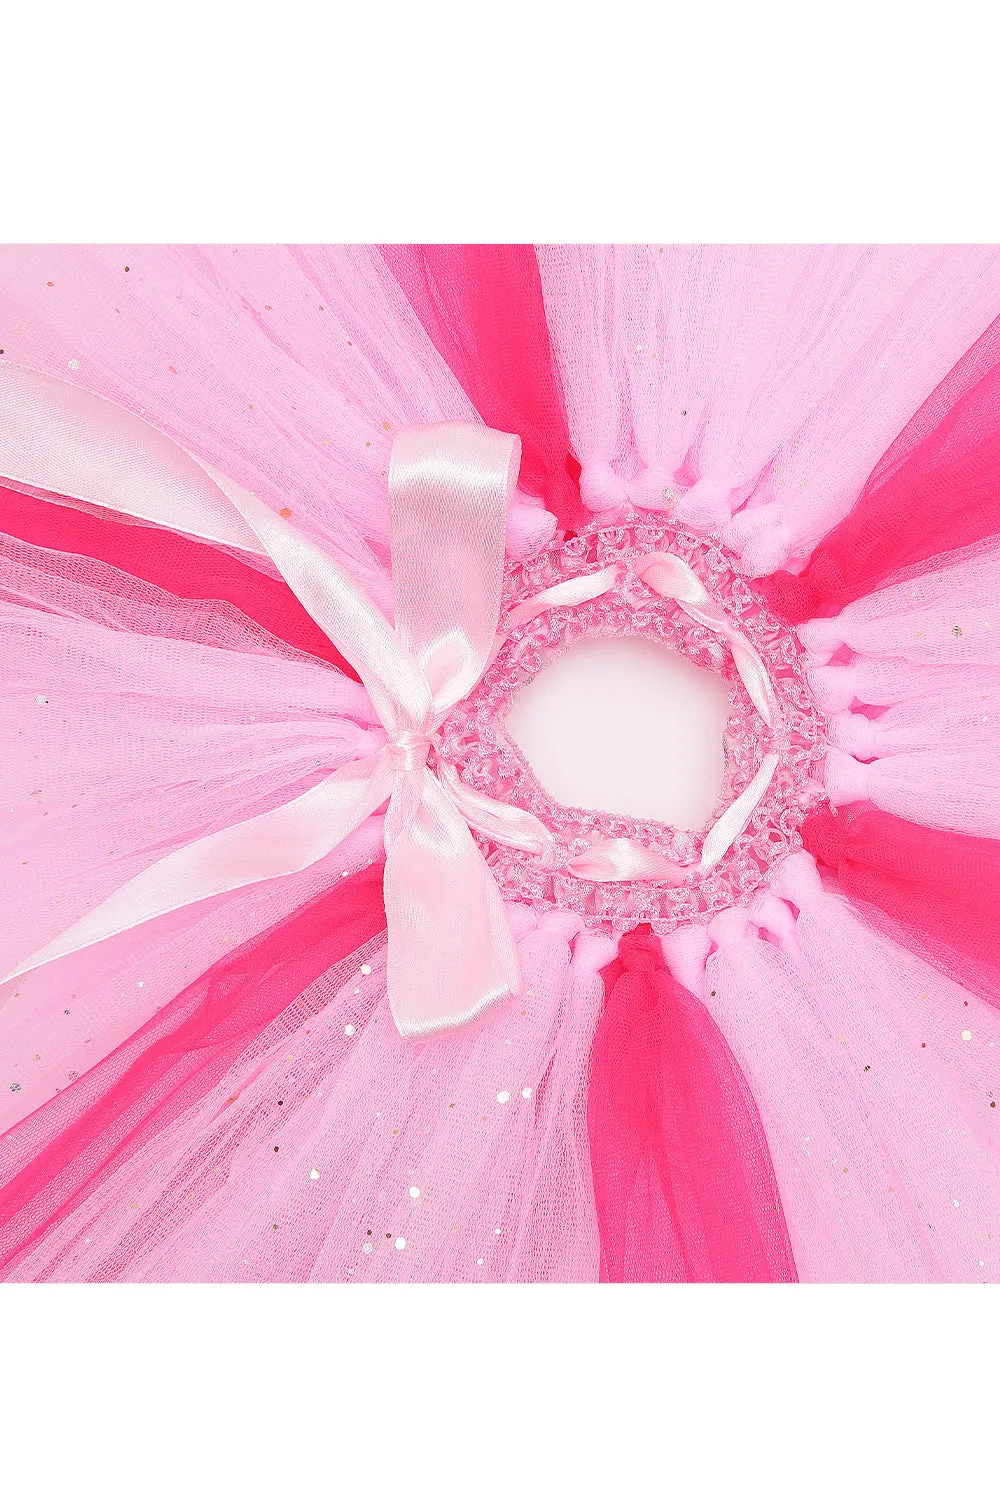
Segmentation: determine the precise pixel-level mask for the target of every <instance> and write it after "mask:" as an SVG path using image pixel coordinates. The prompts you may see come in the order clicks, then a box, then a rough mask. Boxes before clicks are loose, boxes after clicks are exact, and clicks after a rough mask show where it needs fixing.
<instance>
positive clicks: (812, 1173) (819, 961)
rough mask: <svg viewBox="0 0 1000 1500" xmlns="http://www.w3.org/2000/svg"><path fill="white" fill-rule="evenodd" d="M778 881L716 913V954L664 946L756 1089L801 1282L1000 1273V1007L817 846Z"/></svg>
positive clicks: (681, 942)
mask: <svg viewBox="0 0 1000 1500" xmlns="http://www.w3.org/2000/svg"><path fill="white" fill-rule="evenodd" d="M776 886H777V890H778V891H779V892H780V893H781V897H782V899H779V898H778V897H777V896H776V895H774V894H771V895H769V896H768V897H766V898H764V900H763V901H762V902H760V903H758V905H757V907H756V909H755V911H754V913H753V916H752V917H751V914H749V913H748V912H746V911H731V912H727V913H724V914H722V915H721V916H720V917H718V918H716V919H715V921H714V922H713V924H712V927H711V929H710V932H711V940H713V941H714V944H715V945H716V947H715V951H714V952H712V954H711V956H709V957H708V958H707V962H706V961H705V959H704V956H702V958H701V959H700V960H696V959H695V958H694V957H693V955H692V954H691V952H690V951H685V941H686V940H689V939H690V938H691V936H692V933H693V929H687V932H686V934H675V935H673V936H672V937H671V938H670V939H667V941H666V946H667V949H668V958H669V959H670V960H671V962H672V963H673V965H674V966H675V969H676V970H678V971H679V972H682V973H683V974H684V975H685V976H686V978H687V979H688V981H689V982H691V983H697V982H699V980H700V984H701V987H702V989H701V994H702V998H703V999H704V1001H705V1004H706V1006H707V1007H708V1009H709V1010H710V1012H711V1014H712V1015H713V1017H714V1018H715V1021H716V1022H717V1024H718V1025H719V1027H720V1028H721V1030H722V1032H723V1034H724V1035H725V1037H726V1039H727V1041H728V1042H729V1045H730V1046H731V1047H732V1049H733V1052H734V1054H735V1056H736V1059H737V1061H738V1063H739V1065H740V1067H741V1068H742V1070H743V1072H744V1074H745V1076H746V1078H747V1080H748V1082H749V1084H750V1087H751V1089H752V1091H753V1095H754V1098H755V1100H756V1102H757V1105H758V1108H759V1109H760V1113H761V1119H762V1121H763V1124H764V1129H765V1132H766V1134H767V1139H768V1143H769V1145H770V1149H771V1155H772V1159H773V1162H774V1170H775V1174H776V1177H777V1180H778V1186H779V1190H780V1195H781V1202H782V1205H783V1208H784V1212H785V1220H786V1222H787V1225H788V1232H789V1236H790V1239H791V1244H792V1250H793V1253H794V1257H795V1264H796V1267H797V1270H798V1274H799V1277H800V1279H801V1280H803V1281H823V1282H912V1281H917V1282H925V1281H948V1282H952V1281H955V1282H963V1281H970V1282H975V1281H980V1282H982V1281H992V1280H995V1279H996V1277H997V1274H998V1267H997V1264H996V1250H995V1244H996V1238H997V1229H998V1224H1000V1162H998V1154H997V1145H998V1126H997V1110H996V1109H993V1108H991V1105H992V1104H993V1102H994V1100H995V1090H996V1050H995V1048H996V1045H997V1043H998V1037H1000V1018H998V1017H997V1014H996V1011H995V1010H994V1009H992V1008H991V1007H990V1006H989V1005H987V1004H986V1003H985V1002H984V1001H982V1000H981V999H980V998H979V997H977V996H976V995H975V994H973V993H971V992H969V991H967V990H965V989H963V988H961V987H960V986H959V985H957V984H955V983H954V982H952V981H951V980H949V979H947V978H945V977H943V976H942V975H941V974H940V973H939V972H937V971H936V970H935V969H934V968H932V967H930V966H929V965H928V964H926V963H924V962H923V961H922V960H921V959H920V958H919V957H916V956H914V955H912V954H911V953H908V952H907V951H906V950H905V949H902V948H900V947H899V946H897V945H896V944H895V943H893V942H892V941H890V940H889V938H888V937H887V936H885V935H884V934H882V933H878V932H876V931H873V930H872V929H871V928H870V927H869V926H868V925H867V924H866V923H865V922H863V921H861V920H859V918H858V917H857V916H855V915H854V914H853V913H852V912H851V910H850V908H849V906H848V904H847V903H846V902H845V901H844V899H843V898H842V897H840V896H838V895H835V894H833V893H831V892H827V891H825V890H824V889H823V888H822V885H821V883H820V881H819V878H818V876H817V872H816V869H815V866H814V864H813V862H812V860H811V859H810V857H809V856H808V855H807V854H804V853H802V854H799V855H796V856H793V857H792V858H790V859H789V860H787V861H786V862H785V863H784V864H783V865H782V866H781V867H779V878H778V880H777V882H776ZM694 936H695V938H696V937H697V935H696V934H695V935H694Z"/></svg>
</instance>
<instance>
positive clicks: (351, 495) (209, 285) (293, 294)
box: [0, 245, 475, 597]
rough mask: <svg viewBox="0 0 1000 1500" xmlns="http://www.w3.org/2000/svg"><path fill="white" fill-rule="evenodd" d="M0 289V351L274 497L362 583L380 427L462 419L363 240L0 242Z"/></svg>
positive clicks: (370, 543) (377, 489) (379, 464)
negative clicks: (0, 317) (0, 338)
mask: <svg viewBox="0 0 1000 1500" xmlns="http://www.w3.org/2000/svg"><path fill="white" fill-rule="evenodd" d="M0 304H2V306H3V307H4V309H5V333H4V353H5V358H6V359H8V360H11V361H12V362H14V363H15V364H20V365H27V366H29V367H30V368H32V369H36V370H42V371H44V372H45V373H46V374H49V375H55V376H58V377H59V378H60V379H62V380H66V381H69V382H70V383H71V384H74V385H79V386H80V387H82V388H83V389H85V390H87V391H91V392H93V393H94V394H96V395H99V396H103V397H105V398H107V399H108V400H111V401H114V402H116V403H117V404H118V405H119V406H123V407H125V408H126V409H127V410H128V411H131V412H135V413H137V414H139V415H141V416H142V417H143V418H144V419H145V420H146V421H147V422H149V423H151V424H152V425H153V426H154V427H157V428H159V429H160V430H161V431H163V432H165V433H167V434H168V435H169V436H170V437H172V438H174V439H175V440H176V441H177V442H179V443H180V444H181V445H182V447H184V448H186V449H188V450H190V451H192V452H194V453H196V454H197V456H198V457H199V458H200V459H203V460H205V461H206V462H208V463H210V464H212V465H213V466H214V467H215V468H217V469H219V470H220V471H221V472H222V473H224V474H226V475H227V476H228V477H229V478H231V479H234V480H236V482H237V483H238V484H242V485H243V486H244V487H245V488H247V489H249V490H252V491H254V492H255V493H256V494H257V495H259V497H260V498H261V499H262V500H264V501H265V502H267V503H268V504H270V505H273V507H274V508H275V509H276V510H280V509H282V508H285V507H288V508H290V509H291V510H292V512H293V515H294V518H295V522H296V525H298V526H299V527H300V528H302V529H303V530H305V531H306V532H308V533H309V534H310V535H312V536H314V537H315V538H317V539H318V540H320V541H322V542H323V543H324V544H325V545H326V546H327V547H328V548H329V549H330V550H331V551H332V552H333V554H334V556H335V557H336V558H337V559H338V560H339V561H342V562H344V563H346V565H347V566H348V567H349V568H350V569H351V572H352V573H353V575H354V577H355V578H356V579H357V580H358V581H359V582H360V583H361V584H362V585H363V586H365V587H366V588H368V589H369V591H370V592H372V593H373V594H374V595H375V596H376V597H379V596H380V594H381V591H382V590H383V589H384V586H385V582H386V571H385V570H386V561H387V549H388V505H387V499H386V495H387V490H386V473H387V470H388V465H389V453H390V450H391V448H392V441H393V435H394V434H395V432H396V431H397V430H398V428H399V427H400V426H403V425H405V424H407V423H414V422H439V421H443V420H459V421H463V420H464V421H469V420H475V412H474V411H473V408H472V406H471V403H470V402H469V399H468V397H467V396H466V395H465V393H464V391H463V390H462V388H461V386H460V385H459V383H458V381H457V379H456V378H455V376H454V375H453V374H452V372H451V371H450V370H449V369H448V367H447V365H446V364H445V363H444V361H443V360H442V359H441V357H440V356H439V355H438V353H437V351H436V350H435V349H434V347H433V345H432V344H431V341H430V339H429V338H428V336H427V334H426V333H425V332H424V330H423V328H422V327H421V325H420V322H419V321H418V319H417V317H416V314H415V313H414V312H413V310H412V309H411V307H410V306H409V304H408V303H407V301H406V299H405V298H404V296H403V293H402V292H401V290H400V288H399V286H398V284H397V282H396V280H395V278H394V277H393V276H392V275H391V273H390V272H389V269H388V267H387V266H386V264H385V262H384V260H383V259H382V257H381V255H380V254H379V253H378V251H377V250H376V249H375V248H374V247H372V246H361V245H354V246H351V245H341V246H292V247H286V246H277V245H239V246H220V245H214V246H211V245H210V246H169V245H138V246H134V245H133V246H116V245H95V246H79V245H76V246H74V245H34V246H32V245H27V246H11V245H8V246H5V247H4V249H3V252H2V253H0ZM8 328H9V329H10V332H9V333H8V332H7V329H8ZM15 329H16V330H17V331H16V333H15V332H14V330H15Z"/></svg>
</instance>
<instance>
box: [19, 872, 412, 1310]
mask: <svg viewBox="0 0 1000 1500" xmlns="http://www.w3.org/2000/svg"><path fill="white" fill-rule="evenodd" d="M384 927H385V913H384V909H383V905H382V868H381V865H380V864H374V865H371V866H369V867H368V869H367V870H364V871H362V872H360V873H359V874H357V875H355V876H353V877H349V878H348V879H347V880H343V881H341V882H340V883H339V885H337V886H336V887H334V888H333V889H332V890H329V891H324V892H322V893H321V895H320V896H318V897H317V898H316V899H315V900H313V901H311V902H309V903H307V905H306V906H304V907H303V908H302V909H301V910H300V911H298V912H296V913H294V914H293V915H292V916H290V917H289V918H288V919H287V920H285V921H283V922H280V923H278V924H277V925H276V926H275V927H273V928H272V929H271V930H270V931H268V932H265V933H262V934H261V935H260V936H258V937H256V938H253V939H252V940H251V941H250V942H248V943H245V944H243V945H242V947H241V948H239V949H238V950H237V951H236V952H235V953H231V954H228V955H227V956H226V957H225V958H223V959H222V960H220V961H219V962H218V963H216V964H214V965H213V966H212V967H211V968H210V969H209V970H208V972H207V973H206V974H204V975H202V976H201V978H200V979H198V980H196V981H195V982H194V983H193V984H190V985H188V986H187V988H186V989H184V990H182V991H181V993H180V994H178V995H177V996H176V997H175V998H174V999H171V1000H170V1001H169V1002H168V1003H167V1004H165V1005H164V1006H163V1007H162V1009H160V1010H158V1011H157V1012H156V1014H155V1015H154V1016H152V1017H150V1019H149V1020H148V1021H146V1023H145V1024H144V1025H141V1026H138V1027H137V1029H136V1031H135V1033H134V1034H133V1035H132V1036H130V1037H129V1038H128V1040H127V1041H125V1042H123V1043H122V1044H121V1046H119V1047H117V1048H116V1049H115V1050H114V1051H112V1052H111V1053H110V1054H109V1055H108V1056H107V1057H105V1058H102V1059H101V1060H100V1061H99V1062H98V1063H97V1065H96V1066H95V1067H93V1068H91V1070H90V1071H89V1072H87V1073H85V1074H84V1075H83V1076H82V1077H81V1078H80V1079H79V1081H78V1082H77V1083H76V1084H75V1086H74V1087H73V1088H71V1089H66V1090H63V1091H61V1092H60V1093H59V1094H57V1095H56V1097H55V1098H53V1099H51V1100H49V1101H48V1103H46V1104H44V1105H42V1106H41V1107H40V1108H39V1109H38V1110H36V1111H35V1112H34V1113H33V1114H32V1115H31V1116H29V1117H28V1118H27V1119H25V1120H23V1121H22V1122H21V1123H20V1125H18V1126H16V1127H15V1128H14V1129H12V1130H10V1131H8V1132H7V1134H6V1135H5V1137H4V1148H5V1149H4V1155H3V1165H2V1169H0V1170H2V1179H0V1181H2V1186H0V1267H2V1269H3V1271H4V1273H5V1274H6V1275H7V1276H8V1277H9V1278H10V1279H12V1280H17V1279H20V1277H19V1270H18V1268H19V1265H20V1264H21V1262H22V1260H23V1257H24V1256H25V1255H26V1254H27V1253H28V1252H29V1251H31V1250H33V1249H35V1248H36V1247H40V1246H42V1245H43V1243H44V1241H45V1237H46V1236H47V1235H49V1234H50V1233H51V1234H54V1235H55V1236H56V1237H58V1234H59V1225H60V1224H61V1222H62V1221H63V1220H64V1218H65V1217H66V1216H67V1215H68V1214H69V1213H70V1212H71V1210H72V1209H73V1208H75V1207H76V1206H77V1205H78V1204H79V1203H80V1202H82V1201H83V1200H84V1199H85V1198H86V1197H87V1196H88V1195H90V1194H92V1193H94V1192H96V1191H97V1190H98V1189H99V1188H100V1186H101V1185H102V1183H104V1182H105V1181H107V1180H108V1178H109V1177H110V1175H111V1174H112V1173H113V1172H115V1171H117V1170H119V1169H121V1168H122V1167H123V1165H124V1164H125V1163H126V1162H129V1161H133V1160H135V1159H137V1158H139V1157H140V1156H142V1158H143V1159H144V1160H152V1159H155V1156H156V1152H157V1144H156V1138H157V1136H159V1135H160V1134H161V1133H162V1132H164V1131H165V1130H166V1129H167V1127H168V1126H169V1125H171V1124H172V1123H173V1122H175V1121H176V1120H178V1119H179V1118H180V1117H181V1116H182V1115H184V1114H185V1112H186V1111H189V1110H191V1109H192V1108H193V1107H194V1106H195V1105H196V1104H197V1102H198V1101H199V1100H200V1099H202V1098H204V1097H205V1095H206V1094H207V1093H208V1092H209V1091H210V1090H211V1089H212V1088H213V1087H214V1086H215V1085H216V1084H217V1083H218V1081H219V1079H220V1078H221V1077H223V1076H225V1075H226V1074H227V1073H228V1072H229V1071H230V1069H232V1068H233V1067H234V1066H240V1065H242V1066H243V1067H246V1068H247V1069H248V1070H249V1069H250V1067H251V1063H250V1061H249V1060H250V1059H251V1058H253V1056H254V1055H255V1054H256V1053H257V1052H258V1051H259V1050H260V1048H261V1047H262V1046H263V1045H264V1044H265V1043H266V1042H267V1040H268V1038H269V1037H270V1039H271V1040H272V1041H273V1040H274V1038H275V1037H277V1036H280V1035H281V1034H282V1029H284V1030H286V1031H287V1030H289V1029H294V1027H295V1026H296V1025H298V1024H299V1022H300V1021H301V1019H302V1011H301V1010H300V997H301V996H303V995H304V994H305V993H306V991H308V990H309V987H310V986H311V985H313V984H314V982H315V981H316V980H317V979H318V978H319V977H320V976H322V975H324V974H326V975H327V978H328V979H330V976H331V975H333V974H335V972H336V966H337V965H343V964H344V962H345V960H349V962H348V965H347V968H346V969H345V970H343V971H342V977H343V979H345V980H346V979H347V978H348V977H349V973H357V972H358V969H359V965H360V963H361V962H362V959H363V957H364V952H361V953H360V956H358V954H359V950H363V949H364V948H365V945H367V944H369V943H370V942H371V940H372V939H373V938H375V937H376V936H377V934H379V933H380V932H381V931H382V930H383V929H384ZM352 955H354V957H353V958H352ZM306 1010H308V1005H306ZM316 1023H317V1024H321V1021H320V1018H319V1016H317V1017H316ZM344 1045H345V1046H346V1045H347V1043H346V1041H345V1043H344ZM147 1152H148V1153H150V1154H149V1156H146V1155H145V1153H147ZM41 1253H42V1254H44V1252H41Z"/></svg>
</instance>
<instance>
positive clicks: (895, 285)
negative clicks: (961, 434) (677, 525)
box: [538, 245, 1000, 574]
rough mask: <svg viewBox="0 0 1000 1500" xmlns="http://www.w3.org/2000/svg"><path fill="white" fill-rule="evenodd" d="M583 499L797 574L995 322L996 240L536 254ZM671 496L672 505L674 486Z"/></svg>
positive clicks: (542, 250) (758, 566) (552, 249)
mask: <svg viewBox="0 0 1000 1500" xmlns="http://www.w3.org/2000/svg"><path fill="white" fill-rule="evenodd" d="M538 260H539V267H540V270H541V277H542V287H543V292H544V295H545V303H546V312H547V316H548V321H549V328H550V334H551V338H552V344H553V348H554V350H555V354H556V358H557V362H558V365H559V370H560V376H561V381H562V385H563V389H564V391H565V395H566V403H567V411H568V415H569V427H570V433H571V437H572V440H573V445H574V452H575V453H576V456H577V458H578V459H579V460H580V462H581V464H582V466H583V472H582V474H581V493H582V495H583V498H584V501H585V503H586V504H587V505H588V507H589V508H590V509H591V510H593V511H595V512H598V513H603V512H605V511H612V512H613V511H615V510H616V509H618V508H619V507H620V506H621V505H622V504H623V503H624V502H625V501H626V500H631V502H632V503H633V504H636V505H639V506H647V507H650V508H653V509H662V508H664V507H674V508H675V511H676V514H677V515H678V516H679V517H680V518H681V519H682V520H684V521H685V522H687V523H689V524H692V525H696V526H698V527H702V528H705V529H716V528H721V529H722V535H723V537H724V538H725V539H726V540H727V541H728V542H729V543H730V544H731V545H732V546H734V547H735V548H736V549H737V550H739V551H740V552H741V553H742V556H743V559H744V562H745V565H746V566H747V568H748V571H749V572H750V573H752V574H766V573H770V572H771V571H773V570H774V569H776V568H780V567H786V566H788V565H789V563H790V562H791V563H793V565H798V566H801V565H802V564H803V563H804V562H805V560H806V558H807V557H808V555H809V553H810V552H811V551H812V549H813V547H814V546H815V545H816V543H817V542H818V541H819V540H820V538H821V537H822V536H823V535H824V534H825V533H826V532H827V531H828V530H829V529H830V527H831V526H833V525H834V524H835V523H836V522H837V521H839V520H840V519H841V518H842V517H843V516H844V515H845V514H846V513H847V511H848V510H849V509H850V508H851V506H852V505H853V503H854V501H855V500H856V499H857V497H858V495H859V493H860V492H861V489H862V486H863V485H864V482H865V480H866V478H867V477H868V475H869V474H870V472H871V470H872V469H873V467H874V466H875V464H876V462H877V461H878V459H879V457H880V455H882V454H883V453H884V452H885V450H886V448H887V447H888V446H889V444H890V443H891V442H892V440H893V439H894V438H895V437H896V435H897V434H898V433H899V432H900V430H901V428H903V427H904V425H905V424H906V423H907V422H908V421H909V420H910V418H911V417H912V416H913V415H914V413H915V412H916V411H917V409H918V408H919V407H920V405H921V403H922V402H923V401H924V400H925V399H926V398H927V396H928V395H929V393H930V392H931V391H933V389H934V387H935V386H936V385H937V384H938V383H939V382H940V381H941V380H942V378H943V377H944V376H945V375H946V374H947V372H948V371H949V370H950V369H951V368H952V366H953V365H954V364H955V363H956V361H957V360H958V359H959V358H960V357H961V356H962V355H963V354H964V353H965V351H966V350H967V349H968V348H969V346H970V344H972V343H973V341H974V340H976V339H977V338H978V337H979V336H980V335H981V334H982V333H983V330H984V329H985V328H986V327H987V325H988V324H989V323H990V322H991V320H992V319H993V318H994V317H995V316H996V310H997V309H996V291H995V287H996V273H997V267H998V265H1000V252H998V251H997V250H996V248H995V247H985V246H983V247H980V246H969V247H957V246H948V247H935V246H876V247H864V246H795V245H789V246H700V245H692V246H663V247H657V246H540V247H539V249H538ZM673 495H676V496H677V498H676V503H674V501H673V500H672V498H671V497H672V496H673Z"/></svg>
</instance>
